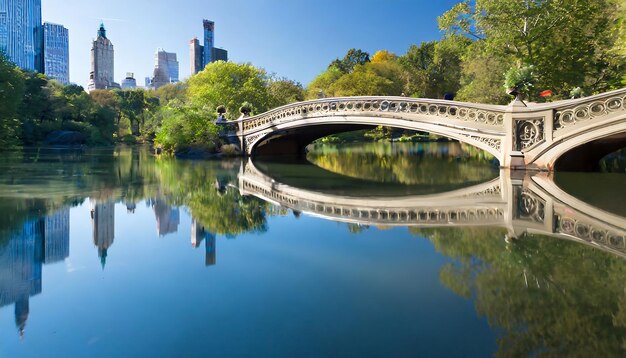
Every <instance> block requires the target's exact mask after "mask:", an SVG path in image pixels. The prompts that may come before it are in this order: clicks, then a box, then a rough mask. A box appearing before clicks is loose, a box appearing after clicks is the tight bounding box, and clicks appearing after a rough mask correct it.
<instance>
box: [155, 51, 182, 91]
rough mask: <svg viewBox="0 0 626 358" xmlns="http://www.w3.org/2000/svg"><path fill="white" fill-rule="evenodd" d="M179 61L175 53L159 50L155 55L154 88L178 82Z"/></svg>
mask: <svg viewBox="0 0 626 358" xmlns="http://www.w3.org/2000/svg"><path fill="white" fill-rule="evenodd" d="M178 67H179V66H178V60H177V59H176V54H175V53H173V52H166V51H163V50H162V49H159V50H157V53H156V55H155V64H154V76H153V77H152V87H154V88H155V89H157V88H159V87H162V86H164V85H166V84H168V83H176V82H178V73H179V68H178Z"/></svg>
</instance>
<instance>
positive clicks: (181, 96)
mask: <svg viewBox="0 0 626 358" xmlns="http://www.w3.org/2000/svg"><path fill="white" fill-rule="evenodd" d="M154 95H155V96H156V98H158V99H159V102H160V104H162V105H166V104H168V103H169V102H170V101H172V100H174V99H177V100H179V101H184V100H185V98H186V95H187V83H186V82H178V83H168V84H166V85H165V86H161V87H159V88H158V89H156V90H155V91H154Z"/></svg>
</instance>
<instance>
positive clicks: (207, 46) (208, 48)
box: [202, 20, 215, 66]
mask: <svg viewBox="0 0 626 358" xmlns="http://www.w3.org/2000/svg"><path fill="white" fill-rule="evenodd" d="M202 25H203V26H204V65H205V66H206V65H207V64H208V63H211V62H212V59H213V46H214V45H215V35H214V33H215V23H214V22H213V21H209V20H202Z"/></svg>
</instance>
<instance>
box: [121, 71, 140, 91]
mask: <svg viewBox="0 0 626 358" xmlns="http://www.w3.org/2000/svg"><path fill="white" fill-rule="evenodd" d="M135 88H137V80H136V79H135V74H134V73H132V72H126V78H124V79H123V80H122V89H135Z"/></svg>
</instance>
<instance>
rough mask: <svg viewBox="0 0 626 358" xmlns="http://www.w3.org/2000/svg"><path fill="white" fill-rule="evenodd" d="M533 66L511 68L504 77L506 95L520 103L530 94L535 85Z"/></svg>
mask: <svg viewBox="0 0 626 358" xmlns="http://www.w3.org/2000/svg"><path fill="white" fill-rule="evenodd" d="M534 70H535V66H533V65H528V66H522V67H511V68H510V69H509V70H508V71H507V72H506V74H505V75H504V88H506V93H508V94H510V95H511V96H514V97H515V99H516V100H519V101H522V100H523V99H524V98H525V97H527V96H528V95H529V94H530V91H531V89H532V88H533V86H534V84H535V74H534Z"/></svg>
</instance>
